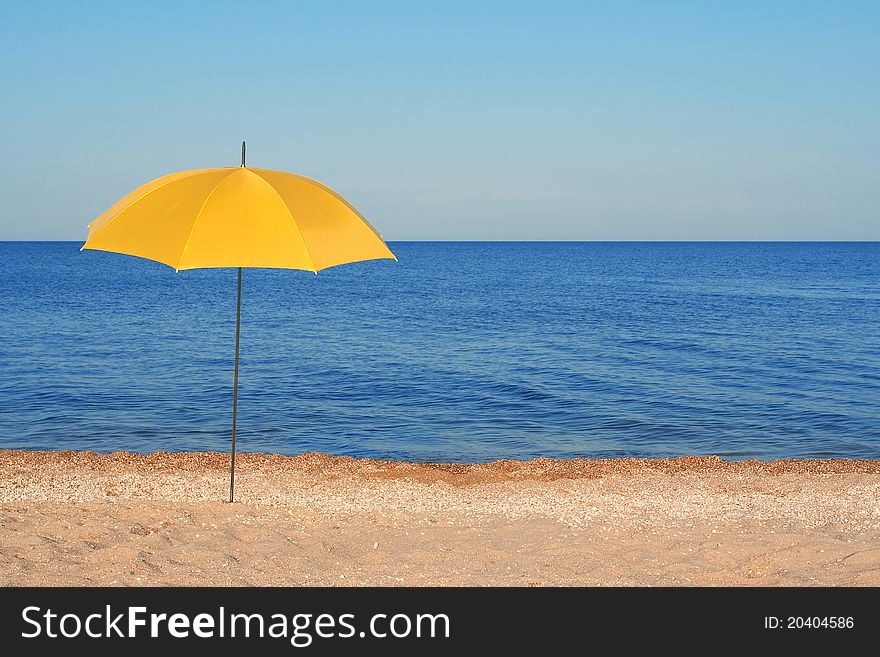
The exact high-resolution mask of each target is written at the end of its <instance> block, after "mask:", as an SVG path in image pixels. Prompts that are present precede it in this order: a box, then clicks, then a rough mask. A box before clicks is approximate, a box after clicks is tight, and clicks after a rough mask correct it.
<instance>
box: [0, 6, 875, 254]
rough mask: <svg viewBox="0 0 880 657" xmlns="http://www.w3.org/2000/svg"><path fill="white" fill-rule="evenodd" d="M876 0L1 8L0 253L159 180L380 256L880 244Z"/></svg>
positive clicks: (57, 233)
mask: <svg viewBox="0 0 880 657" xmlns="http://www.w3.org/2000/svg"><path fill="white" fill-rule="evenodd" d="M878 34H880V2H862V3H860V2H840V3H829V2H815V3H814V2H755V3H750V2H744V1H742V0H740V1H737V2H670V3H661V2H601V3H588V2H575V3H556V2H532V3H514V2H504V3H489V2H485V3H474V2H468V3H455V2H443V3H439V2H438V3H381V2H375V3H360V2H358V3H354V2H352V3H344V2H326V3H325V2H320V3H316V2H302V3H300V2H279V3H272V2H260V3H243V2H234V3H221V2H204V3H200V2H188V3H178V2H171V3H161V2H151V3H134V2H130V3H121V2H120V3H105V4H103V3H92V2H88V3H87V2H81V3H76V2H69V3H68V2H64V3H40V2H28V3H16V4H15V5H12V4H11V3H4V4H3V5H2V9H0V50H2V61H3V65H2V68H0V88H2V89H3V102H2V103H0V126H2V131H3V132H2V134H3V139H2V148H3V156H2V158H0V170H2V178H0V180H2V183H0V191H2V194H3V201H4V202H3V207H2V211H0V239H84V237H85V231H86V224H87V223H88V222H89V221H90V220H91V219H92V218H94V217H95V216H97V215H98V214H100V213H101V212H102V211H103V210H104V209H106V208H107V207H108V206H109V205H111V204H112V203H113V202H114V201H115V200H117V199H118V198H119V197H121V196H122V195H124V194H125V193H126V192H128V191H130V190H131V189H133V188H134V187H137V186H138V185H140V184H142V183H144V182H146V181H148V180H150V179H153V178H156V177H158V176H160V175H162V174H164V173H168V172H171V171H176V170H182V169H191V168H200V167H208V166H222V165H235V164H237V163H238V157H239V142H240V141H241V139H247V140H248V153H249V158H248V162H249V164H252V165H254V166H261V167H266V168H278V169H285V170H289V171H295V172H298V173H301V174H304V175H308V176H311V177H314V178H317V179H318V180H321V181H322V182H325V183H326V184H328V185H330V186H331V187H333V188H335V189H336V190H337V191H339V192H340V193H342V194H343V195H345V196H346V197H348V198H349V199H350V200H351V201H352V202H353V203H354V204H355V205H356V206H357V207H358V208H359V209H360V210H361V211H362V212H363V213H364V214H365V215H366V216H367V217H368V218H369V219H370V220H371V221H372V222H373V223H374V224H375V225H377V226H378V227H379V229H380V230H381V231H382V232H383V234H384V235H385V237H386V238H388V239H390V240H407V239H426V240H433V239H450V240H459V239H460V240H481V239H489V240H517V239H538V240H541V239H546V240H557V239H559V240H609V239H610V240H727V239H731V240H788V239H792V240H814V239H815V240H838V239H840V240H877V239H880V210H878V208H880V131H878V128H880V73H878V71H880V38H878V36H877V35H878Z"/></svg>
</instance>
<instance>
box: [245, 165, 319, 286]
mask: <svg viewBox="0 0 880 657" xmlns="http://www.w3.org/2000/svg"><path fill="white" fill-rule="evenodd" d="M250 172H251V173H253V174H254V175H255V176H257V177H258V178H259V179H260V180H262V181H263V182H264V183H266V184H267V185H268V186H269V188H270V189H271V190H272V191H273V192H275V196H277V197H278V200H279V201H281V205H283V206H284V209H285V210H287V216H288V217H290V222H291V223H292V224H293V227H294V228H296V232H297V234H298V235H299V239H300V241H301V242H302V243H303V248H304V249H305V251H306V255H307V256H308V257H309V262H311V263H312V271H313V272H315V273H316V274H317V273H318V267H317V265H315V259H314V258H312V254H311V252H310V251H309V245H308V244H306V238H305V237H303V234H302V231H301V230H300V229H299V225H297V223H296V219H294V218H293V213H292V212H291V211H290V206H288V205H287V203H286V202H285V200H284V198H283V197H282V196H281V194H280V193H279V192H278V190H277V189H275V186H274V185H272V183H271V182H269V181H268V180H266V179H265V178H263V176H261V175H260V174H259V173H257V172H256V171H254V170H253V169H250Z"/></svg>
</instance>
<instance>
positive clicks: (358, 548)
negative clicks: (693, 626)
mask: <svg viewBox="0 0 880 657" xmlns="http://www.w3.org/2000/svg"><path fill="white" fill-rule="evenodd" d="M227 468H228V456H227V455H225V454H217V453H157V454H150V455H138V454H131V453H127V452H116V453H113V454H109V455H97V454H94V453H91V452H38V451H0V469H2V472H3V477H2V480H0V584H2V585H6V586H10V585H11V586H18V585H120V586H129V585H134V586H143V585H205V584H207V585H292V586H300V585H369V586H374V585H378V586H412V585H415V586H420V585H425V586H449V585H513V586H542V585H563V586H567V585H588V586H590V585H625V586H630V585H637V586H645V585H647V586H668V585H724V586H726V585H795V586H800V585H821V586H829V585H880V461H854V460H798V461H773V462H757V461H747V462H727V461H723V460H721V459H718V458H713V457H708V458H690V457H688V458H679V459H610V460H591V459H575V460H569V461H556V460H548V459H536V460H532V461H498V462H494V463H489V464H481V465H440V464H413V463H398V462H389V461H378V460H369V459H352V458H347V457H332V456H327V455H324V454H316V453H311V454H304V455H302V456H298V457H286V456H277V455H262V454H243V455H240V457H239V460H238V468H237V477H236V479H237V497H238V500H237V501H236V502H235V503H234V504H228V503H226V502H224V501H223V499H224V496H225V495H226V494H227V490H228V479H227V477H228V470H227Z"/></svg>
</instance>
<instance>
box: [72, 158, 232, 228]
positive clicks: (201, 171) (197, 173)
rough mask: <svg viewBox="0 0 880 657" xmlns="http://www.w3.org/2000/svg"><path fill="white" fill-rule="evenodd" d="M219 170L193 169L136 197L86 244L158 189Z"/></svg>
mask: <svg viewBox="0 0 880 657" xmlns="http://www.w3.org/2000/svg"><path fill="white" fill-rule="evenodd" d="M219 170H220V169H193V171H192V172H191V173H190V175H188V176H184V177H183V178H177V179H175V180H172V181H171V182H167V183H165V184H164V185H159V186H158V187H154V188H153V189H151V190H150V191H148V192H145V193H143V194H141V195H140V196H138V197H137V198H136V199H134V200H133V201H132V202H131V203H129V204H128V205H126V206H125V207H124V208H122V209H121V210H119V212H117V213H116V214H115V215H113V217H112V218H111V219H110V221H108V222H107V223H106V224H104V225H103V226H101V227H100V228H99V229H98V230H97V231H96V232H95V234H94V235H89V236H88V237H87V238H86V241H87V242H88V241H89V240H90V239H93V238H95V237H97V236H98V235H100V234H101V233H102V232H103V231H104V229H105V228H107V226H109V225H110V224H112V223H113V222H114V221H116V220H117V219H118V218H119V216H120V215H121V214H123V213H124V212H125V211H126V210H128V209H129V208H130V207H131V206H133V205H134V204H135V203H138V202H139V201H141V200H143V199H145V198H147V197H148V196H149V195H150V194H152V193H153V192H158V191H159V190H160V189H164V188H165V187H168V185H173V184H174V183H177V182H180V181H181V180H187V179H189V178H192V177H194V176H197V175H199V174H201V173H209V172H210V173H213V172H214V171H219ZM168 175H173V174H168ZM99 218H100V217H99ZM89 225H91V224H89Z"/></svg>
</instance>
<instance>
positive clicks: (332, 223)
mask: <svg viewBox="0 0 880 657" xmlns="http://www.w3.org/2000/svg"><path fill="white" fill-rule="evenodd" d="M82 248H83V249H94V250H97V251H112V252H114V253H125V254H128V255H133V256H139V257H141V258H148V259H150V260H156V261H158V262H162V263H164V264H166V265H169V266H171V267H173V268H174V269H175V270H178V271H179V270H182V269H198V268H204V267H237V268H238V301H237V306H236V313H235V374H234V378H233V393H232V458H231V461H230V466H229V501H230V502H232V501H233V499H234V497H235V424H236V413H237V409H238V351H239V342H240V336H241V269H242V267H282V268H286V269H304V270H306V271H313V272H315V273H316V274H317V273H318V271H320V270H321V269H326V268H327V267H333V266H335V265H342V264H345V263H349V262H357V261H360V260H375V259H379V258H393V259H395V260H396V259H397V258H396V257H395V256H394V254H393V253H391V251H390V250H389V249H388V247H387V246H386V245H385V242H384V241H383V240H382V236H381V235H380V234H379V232H378V231H377V230H376V229H375V228H373V227H372V226H371V225H370V223H369V222H368V221H367V220H366V219H364V218H363V217H362V216H361V215H360V214H359V213H358V211H357V210H355V209H354V208H353V207H352V206H351V205H350V204H349V203H348V201H346V200H345V199H344V198H342V197H341V196H340V195H339V194H337V193H336V192H334V191H333V190H332V189H330V188H329V187H326V186H324V185H322V184H321V183H319V182H317V181H315V180H311V179H310V178H306V177H304V176H298V175H296V174H293V173H286V172H283V171H271V170H268V169H253V168H250V167H247V166H245V143H244V142H242V143H241V166H238V167H222V168H218V169H198V170H194V171H181V172H179V173H172V174H169V175H167V176H163V177H161V178H158V179H156V180H154V181H153V182H150V183H147V184H146V185H144V186H143V187H139V188H138V189H136V190H134V191H133V192H131V193H130V194H128V195H127V196H125V197H124V198H122V199H121V200H120V201H118V202H117V203H116V204H115V205H113V207H111V208H110V209H109V210H107V211H106V212H105V213H104V214H102V215H101V216H100V217H98V218H97V219H95V220H94V221H93V222H92V223H91V224H89V236H88V238H87V239H86V243H85V244H84V245H83V247H82Z"/></svg>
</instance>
